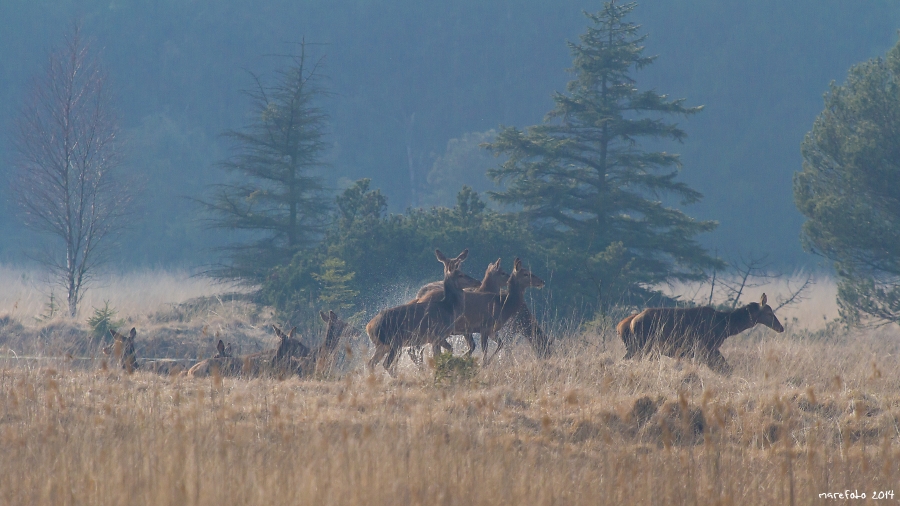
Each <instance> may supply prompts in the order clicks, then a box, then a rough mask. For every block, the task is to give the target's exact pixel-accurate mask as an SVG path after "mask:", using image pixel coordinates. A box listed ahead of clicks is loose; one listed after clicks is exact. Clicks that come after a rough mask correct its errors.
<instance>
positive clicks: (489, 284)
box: [409, 259, 552, 364]
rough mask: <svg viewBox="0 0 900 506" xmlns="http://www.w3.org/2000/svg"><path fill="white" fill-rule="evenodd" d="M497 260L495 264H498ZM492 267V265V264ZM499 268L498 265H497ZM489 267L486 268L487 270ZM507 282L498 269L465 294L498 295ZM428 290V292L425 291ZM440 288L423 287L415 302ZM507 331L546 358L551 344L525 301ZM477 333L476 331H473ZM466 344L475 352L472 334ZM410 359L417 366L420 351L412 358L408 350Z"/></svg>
mask: <svg viewBox="0 0 900 506" xmlns="http://www.w3.org/2000/svg"><path fill="white" fill-rule="evenodd" d="M499 261H500V260H499V259H498V260H497V263H498V264H499ZM492 265H493V264H492ZM498 267H499V265H498ZM490 268H491V267H490V266H488V269H490ZM508 280H509V274H508V273H506V272H505V271H503V269H502V268H500V271H499V272H498V273H496V274H495V275H494V276H492V277H491V278H490V279H488V273H485V278H484V279H482V282H481V283H482V284H481V285H480V286H478V287H477V288H466V289H465V291H467V292H482V293H500V291H501V289H502V288H505V287H506V283H507V281H508ZM426 288H428V290H426ZM440 293H441V288H440V287H438V286H434V283H431V284H428V285H425V286H424V287H422V289H420V290H419V294H418V295H417V296H416V299H414V300H417V301H420V302H421V301H424V300H427V299H428V297H433V296H435V295H440ZM455 330H456V331H457V332H459V333H463V332H465V331H466V329H465V327H464V326H461V325H457V327H456V329H455ZM509 330H510V333H512V334H513V335H523V336H525V337H526V338H527V339H528V342H530V343H531V346H532V348H534V352H535V354H536V355H537V356H538V357H541V358H546V357H547V356H548V355H549V354H550V350H551V346H552V343H551V342H550V339H549V336H548V335H547V334H545V333H544V331H543V330H542V329H541V326H540V323H538V321H537V319H536V318H535V317H534V314H532V312H531V310H530V309H529V308H528V304H526V303H525V299H524V298H523V299H522V301H521V304H520V306H519V310H518V311H517V312H516V314H515V316H514V317H513V319H512V321H510V322H509ZM475 332H476V333H477V332H478V331H477V330H476V331H475ZM464 337H465V338H466V343H467V344H468V345H469V352H468V354H469V355H471V354H472V352H473V351H474V350H475V340H474V338H473V337H472V334H465V336H464ZM441 346H442V347H443V348H445V349H447V350H450V349H451V348H450V345H449V344H447V345H446V346H445V345H443V344H442V345H441ZM409 354H410V358H412V359H413V361H414V362H416V363H417V364H418V363H420V362H421V350H420V353H419V356H414V351H413V349H410V350H409ZM417 360H418V361H417Z"/></svg>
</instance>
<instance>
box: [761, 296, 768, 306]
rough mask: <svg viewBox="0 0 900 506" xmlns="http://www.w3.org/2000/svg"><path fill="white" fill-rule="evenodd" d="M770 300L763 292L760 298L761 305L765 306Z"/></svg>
mask: <svg viewBox="0 0 900 506" xmlns="http://www.w3.org/2000/svg"><path fill="white" fill-rule="evenodd" d="M768 300H769V299H768V298H766V294H762V297H760V298H759V305H760V306H765V305H766V302H767V301H768Z"/></svg>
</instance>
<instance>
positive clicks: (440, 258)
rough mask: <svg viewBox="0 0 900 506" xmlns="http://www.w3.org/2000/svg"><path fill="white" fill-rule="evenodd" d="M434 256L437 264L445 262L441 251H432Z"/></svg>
mask: <svg viewBox="0 0 900 506" xmlns="http://www.w3.org/2000/svg"><path fill="white" fill-rule="evenodd" d="M434 256H436V257H437V259H438V262H446V261H447V257H445V256H444V254H443V253H441V250H439V249H436V250H434Z"/></svg>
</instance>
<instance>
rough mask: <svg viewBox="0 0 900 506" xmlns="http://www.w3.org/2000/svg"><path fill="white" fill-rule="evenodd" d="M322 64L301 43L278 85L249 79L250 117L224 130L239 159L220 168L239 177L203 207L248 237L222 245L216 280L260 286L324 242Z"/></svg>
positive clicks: (219, 223) (217, 222)
mask: <svg viewBox="0 0 900 506" xmlns="http://www.w3.org/2000/svg"><path fill="white" fill-rule="evenodd" d="M321 64H322V59H318V60H316V61H310V58H309V55H308V54H307V44H306V43H302V44H301V45H300V54H299V55H296V56H293V57H291V63H290V64H289V65H287V66H286V67H284V68H282V69H280V70H279V71H277V72H276V76H275V80H274V82H273V83H272V84H270V85H266V84H264V83H263V81H262V79H261V78H260V77H259V76H257V75H255V74H251V77H252V79H253V82H254V87H253V88H251V89H249V90H246V91H245V93H246V95H247V96H248V97H249V98H250V101H251V104H252V115H251V120H250V121H249V123H248V124H247V125H246V126H245V127H244V128H242V129H241V130H230V131H227V132H226V133H225V136H226V137H227V138H229V139H231V140H232V141H234V145H235V154H234V156H233V157H232V158H230V159H228V160H227V161H225V162H223V163H222V164H221V165H222V167H223V168H224V169H225V170H227V171H229V172H231V173H232V174H233V175H234V178H233V180H232V181H231V182H229V183H225V184H220V185H216V186H215V187H214V192H213V196H212V198H211V199H210V200H209V201H205V202H202V203H203V204H204V205H205V207H206V208H207V210H208V211H209V212H210V213H211V220H210V223H211V225H212V226H213V227H215V228H222V229H227V230H233V231H239V232H243V233H242V235H241V236H240V237H241V239H242V241H240V242H236V243H234V244H231V245H229V246H227V247H225V248H224V250H225V253H226V260H225V262H223V263H222V264H220V265H218V266H215V267H214V268H212V269H210V271H209V273H210V274H211V275H213V276H215V277H219V278H226V279H232V280H237V281H240V282H244V283H247V284H251V285H254V284H258V283H259V282H261V281H262V280H263V279H264V278H265V276H266V275H267V274H268V272H269V271H270V270H271V269H272V268H273V267H275V266H278V265H285V264H287V263H289V262H290V261H291V260H292V258H293V257H294V255H296V254H297V253H298V252H301V251H304V250H308V249H309V248H311V247H312V246H315V244H316V243H317V242H318V241H319V240H320V238H321V235H322V233H323V231H324V227H325V226H326V225H327V223H328V220H329V214H328V210H329V202H330V199H329V198H328V197H327V195H326V192H325V183H324V180H323V178H322V176H321V175H320V170H321V169H322V167H323V166H324V165H325V164H324V162H323V156H324V153H325V149H326V147H327V145H326V142H325V140H324V137H325V135H326V128H327V122H328V116H327V114H326V113H325V112H324V110H323V109H322V108H321V107H320V106H319V105H318V102H319V101H320V100H321V99H322V98H323V97H324V96H326V95H327V91H326V90H325V89H324V88H323V87H322V85H321V79H322V75H321Z"/></svg>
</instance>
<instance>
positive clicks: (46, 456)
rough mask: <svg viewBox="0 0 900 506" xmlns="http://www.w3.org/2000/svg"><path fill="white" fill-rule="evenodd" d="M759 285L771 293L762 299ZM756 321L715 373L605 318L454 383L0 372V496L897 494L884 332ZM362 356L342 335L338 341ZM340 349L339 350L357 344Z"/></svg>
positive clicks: (895, 427)
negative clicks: (781, 328) (620, 335)
mask: <svg viewBox="0 0 900 506" xmlns="http://www.w3.org/2000/svg"><path fill="white" fill-rule="evenodd" d="M770 297H772V295H770ZM898 337H900V336H898V332H897V330H896V329H894V328H886V329H882V330H880V331H878V332H871V333H866V334H860V333H846V332H843V331H841V330H840V329H836V328H833V327H830V328H827V329H818V328H812V329H804V328H803V326H802V325H800V324H798V325H795V326H793V327H791V326H789V328H788V331H787V332H786V333H785V334H779V335H776V334H774V333H772V332H771V331H769V330H768V329H758V330H755V331H752V332H749V333H747V334H746V335H742V336H738V337H734V338H730V339H729V340H728V341H726V343H725V345H724V346H723V348H722V352H723V354H724V355H725V357H726V358H727V359H728V361H729V362H730V363H731V364H732V365H733V366H734V374H732V375H731V376H728V377H725V376H720V375H717V374H715V373H712V372H711V371H710V370H709V369H707V368H705V367H703V366H700V365H697V364H694V363H691V362H688V361H682V362H679V361H675V360H671V359H668V358H662V359H647V360H643V361H637V362H625V361H623V360H622V359H621V357H622V356H623V355H624V352H625V350H624V346H622V344H621V343H620V342H619V341H618V339H617V338H616V336H615V335H614V329H613V328H612V326H611V325H601V326H599V327H596V328H594V329H592V330H591V331H590V332H577V333H576V332H573V333H571V334H570V335H567V336H564V338H563V339H561V340H559V342H558V344H559V346H558V348H557V350H556V353H555V354H554V356H553V357H552V358H550V359H547V360H537V359H536V358H534V355H533V353H532V352H531V350H530V349H529V348H528V347H527V346H526V344H525V343H522V342H520V343H516V344H514V345H512V346H510V347H509V349H508V350H506V349H505V350H504V351H503V352H502V353H501V355H500V356H499V357H498V360H497V361H496V363H493V364H492V365H491V366H489V367H487V368H485V369H482V370H479V371H477V374H476V376H475V377H474V379H473V380H472V381H471V382H467V383H465V384H456V385H449V386H447V385H444V386H436V385H435V383H434V380H433V373H432V372H431V371H430V370H419V369H416V368H415V367H413V366H412V365H411V363H410V362H409V361H408V360H407V359H404V363H403V366H402V367H401V368H400V375H399V377H398V378H396V379H392V378H389V377H387V376H386V375H385V374H384V373H383V372H381V371H379V372H378V373H377V374H375V375H370V374H368V373H367V372H365V371H362V370H360V369H358V368H356V369H354V370H352V371H351V372H349V373H346V374H344V375H343V376H342V377H339V378H321V379H317V380H310V381H301V380H299V379H288V380H284V381H278V380H273V379H254V380H238V379H227V378H226V379H223V378H215V377H213V378H209V379H203V380H191V379H188V378H184V377H162V376H156V375H152V374H148V373H141V372H139V373H135V374H132V375H126V374H124V373H122V372H121V371H114V370H108V369H104V368H102V367H97V368H94V369H91V370H82V369H79V368H76V367H74V366H73V365H71V364H68V363H66V362H60V363H58V364H56V365H55V366H53V367H50V366H45V367H28V366H19V367H5V368H3V369H0V455H3V458H2V459H0V503H3V504H179V505H181V504H197V505H203V504H213V505H217V506H221V505H227V504H262V503H270V504H351V505H352V504H367V505H369V504H374V505H377V504H448V505H454V504H460V505H462V504H466V505H468V504H752V505H758V504H819V503H821V502H822V500H820V499H819V494H820V493H825V492H834V491H843V490H847V489H849V490H858V491H859V492H860V493H862V492H865V493H866V494H867V496H869V497H870V496H871V494H872V492H873V491H877V490H894V492H895V493H897V494H898V496H897V497H895V499H896V498H900V487H897V486H896V485H897V484H898V483H900V482H898V477H900V375H898V373H897V371H898V370H900V368H898V366H900V363H898V362H900V340H898ZM357 353H358V354H359V353H361V352H360V351H358V352H357ZM358 358H363V357H355V356H354V357H352V359H353V361H354V362H355V361H356V360H357V359H358Z"/></svg>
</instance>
